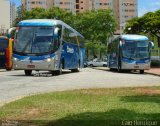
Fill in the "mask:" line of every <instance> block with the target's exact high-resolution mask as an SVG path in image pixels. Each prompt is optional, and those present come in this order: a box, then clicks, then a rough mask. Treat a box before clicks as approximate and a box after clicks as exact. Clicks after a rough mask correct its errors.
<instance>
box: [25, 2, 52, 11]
mask: <svg viewBox="0 0 160 126" xmlns="http://www.w3.org/2000/svg"><path fill="white" fill-rule="evenodd" d="M22 4H23V7H24V8H25V9H26V10H28V11H30V10H32V9H33V8H44V9H49V8H50V7H53V0H22Z"/></svg>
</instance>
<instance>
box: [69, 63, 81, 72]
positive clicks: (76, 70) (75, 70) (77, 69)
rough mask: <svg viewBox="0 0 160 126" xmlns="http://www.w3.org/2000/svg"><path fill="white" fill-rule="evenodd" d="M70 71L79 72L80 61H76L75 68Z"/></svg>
mask: <svg viewBox="0 0 160 126" xmlns="http://www.w3.org/2000/svg"><path fill="white" fill-rule="evenodd" d="M71 72H80V62H79V63H78V66H77V68H76V69H71Z"/></svg>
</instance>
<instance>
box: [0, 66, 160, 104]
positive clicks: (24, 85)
mask: <svg viewBox="0 0 160 126" xmlns="http://www.w3.org/2000/svg"><path fill="white" fill-rule="evenodd" d="M137 86H160V77H157V76H153V75H149V74H138V73H117V72H111V71H109V70H107V69H106V70H96V69H92V68H84V69H82V70H81V72H78V73H71V72H70V71H64V72H63V74H62V75H60V76H51V74H49V73H45V72H40V74H37V73H36V72H34V74H33V76H25V75H24V72H23V71H10V72H6V71H5V70H0V105H2V104H3V103H5V102H8V101H11V100H15V99H17V98H21V97H23V96H27V95H32V94H37V93H42V92H50V91H63V90H72V89H84V88H115V87H137Z"/></svg>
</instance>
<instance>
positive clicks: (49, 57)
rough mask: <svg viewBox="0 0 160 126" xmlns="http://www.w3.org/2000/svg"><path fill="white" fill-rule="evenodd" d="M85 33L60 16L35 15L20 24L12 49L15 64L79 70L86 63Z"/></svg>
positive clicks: (26, 69) (28, 67) (39, 68)
mask: <svg viewBox="0 0 160 126" xmlns="http://www.w3.org/2000/svg"><path fill="white" fill-rule="evenodd" d="M83 41H84V37H83V36H82V35H81V34H80V33H78V32H77V31H76V30H74V29H73V28H71V27H70V26H69V25H67V24H65V23H64V22H62V21H60V20H49V19H32V20H24V21H21V22H19V23H18V24H17V28H16V35H15V41H14V49H13V68H14V69H15V70H24V72H25V75H27V76H29V75H31V74H32V70H36V71H50V72H51V73H52V74H61V73H62V69H69V70H71V71H72V72H76V71H77V72H78V71H79V70H80V68H82V67H83V65H84V60H85V49H84V47H83Z"/></svg>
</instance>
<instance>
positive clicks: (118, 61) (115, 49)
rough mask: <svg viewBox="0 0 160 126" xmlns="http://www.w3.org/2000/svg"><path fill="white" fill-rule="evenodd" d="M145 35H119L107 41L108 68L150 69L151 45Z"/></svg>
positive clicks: (119, 69) (120, 69)
mask: <svg viewBox="0 0 160 126" xmlns="http://www.w3.org/2000/svg"><path fill="white" fill-rule="evenodd" d="M153 46H154V45H153V42H150V41H149V39H148V38H147V37H146V36H142V35H121V36H118V37H116V38H115V39H113V40H111V41H110V42H109V43H108V67H109V68H110V70H113V69H117V70H118V71H119V72H120V71H122V70H140V73H141V74H142V73H144V70H146V69H150V64H151V56H150V52H151V51H150V50H151V48H152V47H153Z"/></svg>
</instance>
